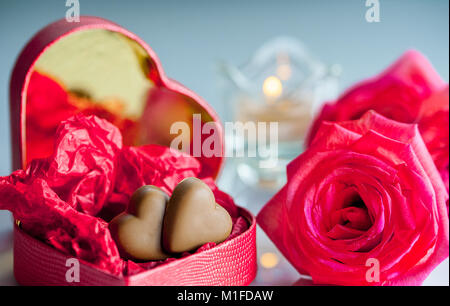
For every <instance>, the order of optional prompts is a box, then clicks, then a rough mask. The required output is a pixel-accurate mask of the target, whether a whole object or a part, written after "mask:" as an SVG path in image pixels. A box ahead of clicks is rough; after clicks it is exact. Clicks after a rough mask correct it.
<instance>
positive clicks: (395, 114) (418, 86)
mask: <svg viewBox="0 0 450 306" xmlns="http://www.w3.org/2000/svg"><path fill="white" fill-rule="evenodd" d="M445 92H447V95H445ZM432 96H435V97H434V98H431V97H432ZM448 103H449V101H448V85H447V84H446V83H445V82H444V81H443V80H442V79H441V77H440V76H439V74H438V73H437V72H436V71H435V70H434V68H433V66H432V65H431V64H430V62H429V61H428V60H427V59H426V58H425V57H424V56H423V55H421V54H420V53H419V52H417V51H408V52H406V53H405V54H404V55H403V56H402V57H400V59H398V60H397V61H396V62H395V63H394V64H393V65H392V66H390V67H389V68H388V69H387V70H385V71H384V72H382V73H381V74H380V75H378V76H376V77H374V78H371V79H368V80H366V81H363V82H361V83H359V84H357V85H356V86H353V87H352V88H351V89H350V90H348V91H347V92H346V93H344V94H343V95H342V96H341V97H340V98H339V99H338V100H337V101H335V102H333V103H328V104H326V105H324V107H323V108H322V111H321V113H320V114H319V116H318V117H317V119H316V120H315V122H314V123H313V125H312V127H311V129H310V131H309V136H308V140H307V142H308V143H310V142H311V141H312V139H313V138H314V136H315V134H316V132H317V130H318V128H319V126H320V124H321V122H322V121H343V120H355V119H358V118H360V117H361V116H362V115H363V114H364V113H366V112H367V111H368V110H375V111H376V112H378V113H379V114H381V115H383V116H385V117H387V118H390V119H393V120H397V121H400V122H404V123H419V124H420V122H421V120H422V119H423V117H422V115H423V113H424V112H425V113H427V118H430V117H431V116H432V115H433V114H434V113H439V112H444V113H446V114H447V116H448ZM431 110H432V111H431ZM436 116H441V115H436ZM442 116H445V114H444V115H442ZM424 120H426V119H424ZM431 120H433V119H431ZM430 129H431V131H430ZM448 129H449V124H448V120H447V121H446V122H442V120H440V124H439V125H437V124H433V122H432V121H429V122H427V123H424V124H423V125H422V124H421V125H420V131H421V133H422V134H427V136H426V137H425V136H424V140H425V144H426V145H427V147H428V149H429V151H430V153H431V156H432V157H433V159H434V161H435V163H436V166H437V167H438V169H439V172H440V173H441V174H442V177H443V179H444V180H446V182H447V183H446V187H447V191H448V159H449V157H448V156H449V151H448V147H449V145H448V142H449V140H448ZM430 136H431V137H430ZM435 138H438V139H439V140H435ZM436 141H439V144H438V145H437V144H436ZM435 150H437V151H438V152H436V151H435Z"/></svg>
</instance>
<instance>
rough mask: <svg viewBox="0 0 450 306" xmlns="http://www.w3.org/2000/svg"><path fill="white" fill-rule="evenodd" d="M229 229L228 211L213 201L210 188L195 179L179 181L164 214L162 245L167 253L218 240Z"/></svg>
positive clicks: (225, 235) (224, 236)
mask: <svg viewBox="0 0 450 306" xmlns="http://www.w3.org/2000/svg"><path fill="white" fill-rule="evenodd" d="M231 228H232V220H231V217H230V215H229V214H228V212H227V211H226V210H225V209H224V208H223V207H222V206H220V205H219V204H217V203H216V200H215V198H214V194H213V193H212V191H211V189H210V188H209V187H208V186H207V185H206V184H205V183H204V182H203V181H201V180H199V179H197V178H187V179H184V180H183V181H181V182H180V183H179V184H178V185H177V186H176V187H175V190H174V191H173V194H172V197H171V198H170V200H169V203H168V204H167V208H166V214H165V216H164V225H163V246H164V250H166V251H167V252H170V253H182V252H185V251H191V250H194V249H196V248H198V247H200V246H202V245H203V244H205V243H207V242H215V243H220V242H222V241H224V240H225V239H227V237H228V236H229V235H230V232H231Z"/></svg>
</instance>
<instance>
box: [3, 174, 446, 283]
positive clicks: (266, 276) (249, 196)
mask: <svg viewBox="0 0 450 306" xmlns="http://www.w3.org/2000/svg"><path fill="white" fill-rule="evenodd" d="M219 185H221V186H222V187H223V189H225V191H227V192H229V193H230V194H232V195H233V196H234V198H235V200H236V202H237V203H239V204H240V205H243V206H246V207H247V208H248V209H249V210H251V211H252V212H253V213H257V211H258V210H259V209H260V208H261V207H262V205H263V204H264V203H266V202H267V201H268V200H269V199H270V198H271V197H272V195H273V191H268V190H262V189H259V188H254V187H253V188H252V187H249V186H245V185H244V184H243V183H242V182H241V181H240V180H239V178H238V177H237V176H236V174H235V172H234V171H233V169H232V167H226V168H225V171H224V173H223V174H222V177H221V179H220V181H219ZM12 226H13V222H12V217H11V215H10V214H9V213H6V212H3V211H1V212H0V285H17V283H16V281H15V279H14V275H13V252H12ZM257 248H258V259H259V258H260V256H261V255H262V254H264V253H274V254H275V255H276V256H277V257H278V264H277V265H276V266H275V267H274V268H270V269H268V268H264V267H262V266H261V264H260V262H259V260H258V274H257V277H256V279H255V280H254V282H253V283H252V285H287V286H289V285H300V286H307V285H311V281H310V280H309V279H306V278H302V277H301V276H300V274H298V272H297V271H296V270H295V269H294V268H293V267H292V266H291V265H290V264H289V263H288V262H287V260H286V259H284V257H283V256H282V255H281V254H280V253H279V251H278V250H277V249H276V247H275V246H274V245H273V243H272V242H271V241H270V240H269V239H268V237H267V236H266V235H265V234H264V232H263V231H262V230H261V229H260V228H258V232H257ZM424 285H438V286H440V285H443V286H448V285H449V260H448V259H447V260H445V261H444V262H443V263H442V264H441V265H440V266H439V267H438V268H437V269H436V270H434V271H433V273H432V274H431V275H430V276H429V277H428V279H427V280H426V281H425V283H424Z"/></svg>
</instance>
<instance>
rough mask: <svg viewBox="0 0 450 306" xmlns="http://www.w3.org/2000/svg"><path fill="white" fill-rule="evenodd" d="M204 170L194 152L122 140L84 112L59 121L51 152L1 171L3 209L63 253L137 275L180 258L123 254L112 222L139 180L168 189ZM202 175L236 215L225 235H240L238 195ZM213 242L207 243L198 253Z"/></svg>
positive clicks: (110, 127)
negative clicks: (146, 259) (235, 197)
mask: <svg viewBox="0 0 450 306" xmlns="http://www.w3.org/2000/svg"><path fill="white" fill-rule="evenodd" d="M201 168H202V165H201V163H200V162H199V160H197V159H196V158H194V157H192V156H190V155H187V154H184V153H181V152H179V151H176V150H173V149H170V148H168V147H162V146H158V145H146V146H142V147H128V146H123V144H122V135H121V132H120V131H119V129H118V128H117V127H115V126H114V125H113V124H111V123H110V122H108V121H107V120H105V119H100V118H98V117H96V116H85V115H81V114H79V115H75V116H73V117H71V118H69V119H67V120H65V121H63V122H62V123H61V124H60V125H59V127H58V129H57V131H56V136H55V143H54V150H53V153H52V154H51V156H49V157H48V158H44V159H34V160H32V161H31V162H30V163H29V165H28V166H27V168H26V169H25V170H17V171H15V172H14V173H12V174H11V175H10V176H7V177H0V209H6V210H9V211H11V212H12V213H13V215H14V218H15V219H16V220H19V221H20V224H21V227H22V229H23V230H24V231H26V232H27V233H29V234H30V235H32V236H34V237H36V238H38V239H40V240H42V241H44V242H45V243H47V244H49V245H51V246H52V247H54V248H56V249H58V250H60V251H62V252H64V253H68V254H71V255H72V256H75V257H77V258H79V259H82V260H85V261H87V262H89V263H90V264H92V265H94V266H96V267H97V268H99V269H101V270H103V271H106V272H109V273H111V274H113V275H117V276H124V275H133V274H137V273H140V272H143V271H145V270H148V269H151V268H154V267H156V266H158V265H161V264H164V263H166V262H170V261H173V260H176V259H177V258H169V259H166V260H165V261H152V262H147V263H135V262H132V261H129V260H124V259H122V258H121V257H120V255H119V251H118V249H117V246H116V244H115V242H114V240H113V239H112V238H111V234H110V232H109V229H108V222H109V221H110V220H111V219H112V218H113V217H114V216H116V215H117V214H119V213H121V212H122V211H124V210H125V209H126V207H127V205H128V201H129V198H130V197H131V195H132V194H133V192H134V191H135V190H136V189H137V188H139V187H140V186H142V185H155V186H158V187H160V188H162V189H163V190H164V191H166V192H167V193H168V194H169V195H170V194H171V193H172V191H173V189H174V188H175V186H176V185H177V184H178V183H179V182H180V181H181V180H182V179H184V178H186V177H199V175H200V173H201ZM200 178H201V179H203V180H204V181H205V182H206V183H207V184H208V185H209V186H210V188H211V189H212V190H213V192H214V195H215V197H216V201H217V203H219V204H220V205H222V206H223V207H224V208H225V209H227V211H228V212H229V213H230V215H231V217H232V219H233V230H232V233H231V235H230V237H229V238H228V239H232V238H233V237H236V236H237V235H239V234H241V233H243V232H244V231H245V230H246V229H247V228H248V223H247V221H246V220H245V219H244V218H243V217H241V216H239V213H238V208H237V206H236V205H235V203H234V202H233V199H232V198H231V197H230V196H229V195H227V194H226V193H224V192H222V191H220V190H219V189H218V188H217V186H216V185H215V183H214V180H213V179H212V178H210V177H200ZM214 246H215V244H214V243H207V244H205V245H204V246H202V247H200V248H199V249H198V250H196V251H195V252H202V251H204V250H207V249H210V248H212V247H214ZM188 255H190V253H185V254H182V255H180V256H179V257H184V256H188Z"/></svg>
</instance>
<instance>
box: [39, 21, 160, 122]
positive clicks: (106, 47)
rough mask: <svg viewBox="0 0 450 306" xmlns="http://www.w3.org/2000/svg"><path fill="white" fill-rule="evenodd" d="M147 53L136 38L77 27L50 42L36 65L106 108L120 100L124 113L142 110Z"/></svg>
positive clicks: (146, 88)
mask: <svg viewBox="0 0 450 306" xmlns="http://www.w3.org/2000/svg"><path fill="white" fill-rule="evenodd" d="M149 61H150V59H149V56H148V54H147V53H146V52H145V50H144V49H143V48H142V47H141V46H140V45H139V44H138V43H136V42H135V41H133V40H131V39H129V38H128V37H125V36H124V35H122V34H120V33H116V32H111V31H108V30H103V29H91V30H84V31H78V32H76V33H73V34H71V35H68V36H66V37H64V38H62V39H61V40H59V41H57V42H56V43H55V44H53V45H52V46H50V47H49V48H48V49H47V50H46V51H45V52H44V53H43V54H42V55H41V56H40V58H39V59H38V60H37V62H36V65H35V69H36V71H38V72H39V73H42V74H45V75H48V76H51V77H52V78H53V79H55V80H57V81H58V82H60V83H62V85H63V86H64V87H65V88H66V89H67V90H68V91H69V92H72V93H75V94H78V95H82V96H85V97H89V99H90V100H92V101H95V102H96V103H100V104H102V106H104V107H105V108H106V109H108V108H109V107H110V106H111V101H116V102H117V101H120V102H122V103H123V106H124V107H123V115H124V116H126V117H129V118H138V117H140V115H141V114H142V111H143V108H144V105H145V101H146V98H147V95H148V92H149V90H150V88H151V87H152V86H153V84H152V82H151V81H150V80H149V79H148V77H147V76H148V69H149Z"/></svg>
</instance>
